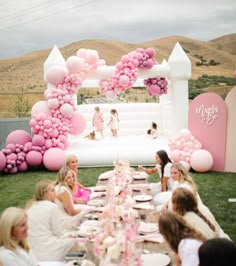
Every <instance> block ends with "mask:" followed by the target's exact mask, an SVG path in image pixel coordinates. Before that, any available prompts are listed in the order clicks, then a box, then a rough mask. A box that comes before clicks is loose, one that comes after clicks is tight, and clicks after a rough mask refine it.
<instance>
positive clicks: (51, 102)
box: [48, 98, 60, 109]
mask: <svg viewBox="0 0 236 266" xmlns="http://www.w3.org/2000/svg"><path fill="white" fill-rule="evenodd" d="M59 105H60V103H59V101H58V99H57V98H52V99H48V107H49V108H50V109H57V108H58V107H59Z"/></svg>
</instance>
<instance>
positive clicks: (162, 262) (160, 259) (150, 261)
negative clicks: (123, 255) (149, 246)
mask: <svg viewBox="0 0 236 266" xmlns="http://www.w3.org/2000/svg"><path fill="white" fill-rule="evenodd" d="M141 259H142V261H143V264H142V266H152V265H153V266H154V265H158V266H167V265H168V264H170V257H169V256H168V255H165V254H161V253H151V254H143V255H142V256H141Z"/></svg>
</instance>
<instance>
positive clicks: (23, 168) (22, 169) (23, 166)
mask: <svg viewBox="0 0 236 266" xmlns="http://www.w3.org/2000/svg"><path fill="white" fill-rule="evenodd" d="M17 168H18V171H19V172H25V171H27V170H28V165H27V163H26V162H22V163H21V164H20V165H19V166H18V167H17Z"/></svg>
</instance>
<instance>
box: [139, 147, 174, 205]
mask: <svg viewBox="0 0 236 266" xmlns="http://www.w3.org/2000/svg"><path fill="white" fill-rule="evenodd" d="M156 162H157V165H156V166H155V167H153V168H146V167H143V166H142V165H139V166H138V169H139V170H141V171H144V172H146V173H147V174H154V173H157V172H158V174H159V177H160V179H161V182H158V183H150V188H151V192H152V195H153V201H154V203H155V205H163V204H164V203H165V202H166V201H167V200H168V199H169V198H170V196H171V191H172V189H173V187H174V181H173V179H172V178H171V174H170V169H171V165H172V161H171V159H170V158H169V156H168V154H167V152H166V151H165V150H159V151H157V152H156Z"/></svg>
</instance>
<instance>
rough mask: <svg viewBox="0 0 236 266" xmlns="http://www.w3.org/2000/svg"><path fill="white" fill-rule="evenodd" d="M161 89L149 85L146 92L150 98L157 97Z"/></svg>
mask: <svg viewBox="0 0 236 266" xmlns="http://www.w3.org/2000/svg"><path fill="white" fill-rule="evenodd" d="M160 91H161V88H160V87H159V86H158V85H151V86H150V87H148V92H149V94H150V95H151V96H155V95H159V94H160Z"/></svg>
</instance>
